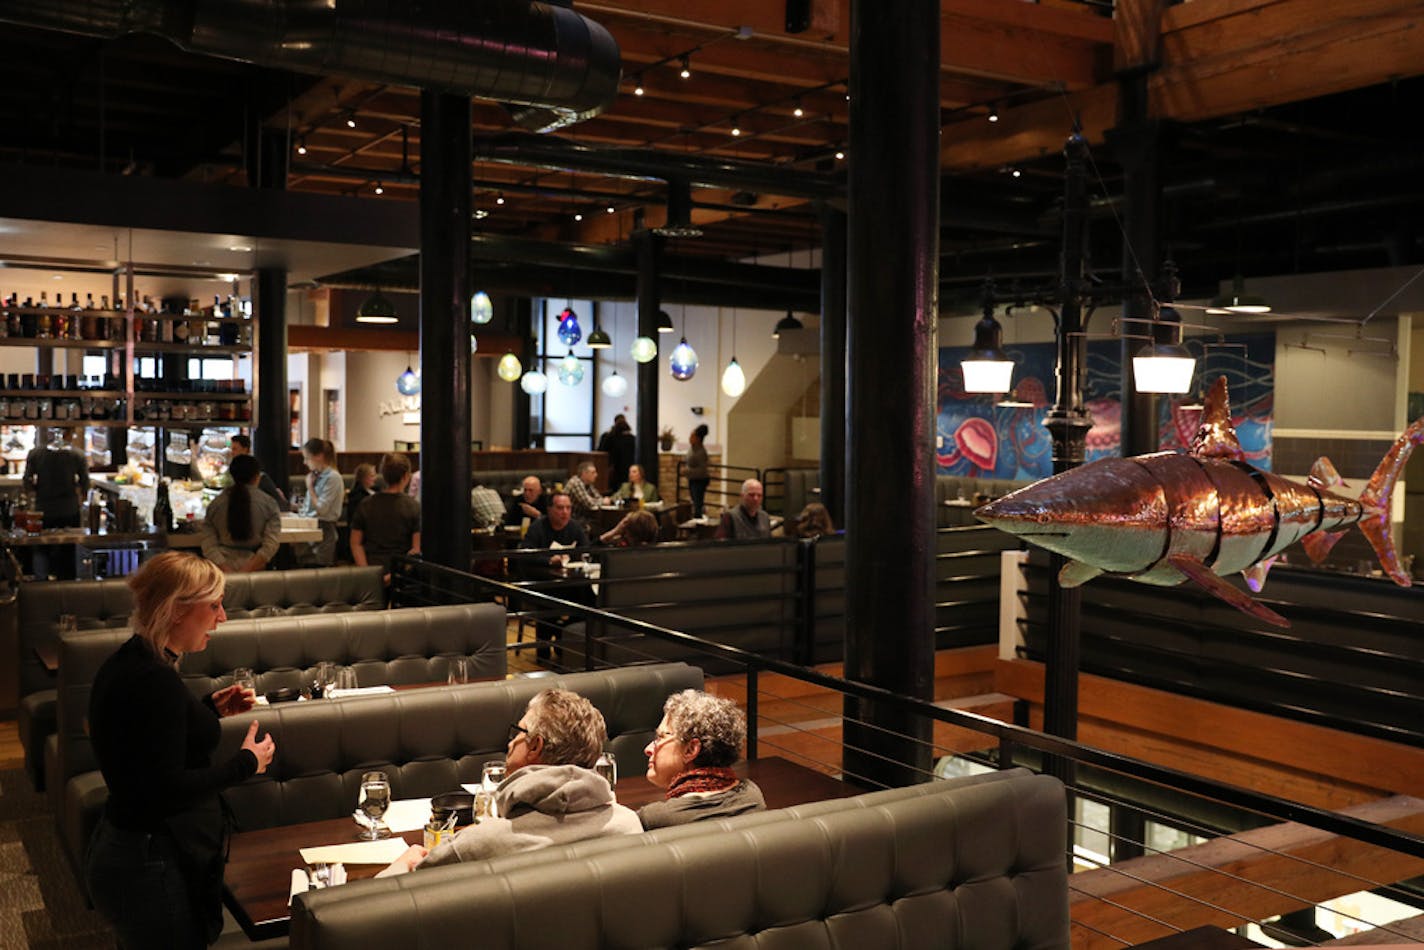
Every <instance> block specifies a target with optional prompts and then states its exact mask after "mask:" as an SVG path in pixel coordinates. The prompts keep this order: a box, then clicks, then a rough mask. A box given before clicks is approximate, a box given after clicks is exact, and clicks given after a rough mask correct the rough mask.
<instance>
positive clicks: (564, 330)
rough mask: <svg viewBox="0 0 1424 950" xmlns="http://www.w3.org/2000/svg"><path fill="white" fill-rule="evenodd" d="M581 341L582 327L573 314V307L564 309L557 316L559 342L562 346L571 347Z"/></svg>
mask: <svg viewBox="0 0 1424 950" xmlns="http://www.w3.org/2000/svg"><path fill="white" fill-rule="evenodd" d="M582 339H583V327H581V326H579V322H578V314H576V313H574V308H573V307H565V308H564V309H563V312H562V313H560V314H559V342H560V343H562V344H564V346H573V345H574V344H575V343H577V342H578V341H579V340H582Z"/></svg>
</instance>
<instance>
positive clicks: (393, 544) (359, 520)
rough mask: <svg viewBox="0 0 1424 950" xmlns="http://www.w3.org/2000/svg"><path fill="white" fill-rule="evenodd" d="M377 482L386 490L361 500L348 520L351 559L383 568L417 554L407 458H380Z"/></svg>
mask: <svg viewBox="0 0 1424 950" xmlns="http://www.w3.org/2000/svg"><path fill="white" fill-rule="evenodd" d="M381 479H382V480H383V481H384V482H385V483H386V487H385V488H383V489H382V490H381V491H379V492H377V493H376V494H374V495H372V496H371V497H370V498H367V499H366V500H365V501H363V502H362V503H361V505H360V507H359V508H357V509H356V513H355V514H354V515H353V516H352V518H351V558H352V560H354V561H355V562H356V563H357V564H359V565H361V566H362V567H365V566H366V565H368V564H379V565H381V566H382V567H384V568H385V570H386V573H385V579H386V581H387V583H389V582H390V579H391V565H392V563H393V562H394V561H395V559H396V558H397V557H399V556H400V555H402V554H419V553H420V502H418V501H416V500H415V499H414V498H412V497H410V495H408V494H406V488H407V487H409V485H410V459H408V458H406V457H405V456H404V455H402V454H400V453H399V452H392V453H390V454H389V455H387V456H385V457H384V458H383V459H381Z"/></svg>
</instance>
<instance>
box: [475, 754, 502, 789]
mask: <svg viewBox="0 0 1424 950" xmlns="http://www.w3.org/2000/svg"><path fill="white" fill-rule="evenodd" d="M503 781H504V760H503V759H491V760H490V761H488V762H486V763H485V765H484V768H483V769H482V770H481V772H480V785H481V786H482V787H483V788H484V790H485V791H487V792H493V791H494V790H495V789H497V788H499V783H500V782H503Z"/></svg>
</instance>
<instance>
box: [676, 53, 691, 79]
mask: <svg viewBox="0 0 1424 950" xmlns="http://www.w3.org/2000/svg"><path fill="white" fill-rule="evenodd" d="M678 75H679V76H681V77H682V78H683V79H691V78H692V64H691V63H690V62H689V61H688V58H687V57H686V56H684V57H683V58H682V69H681V70H680V71H679V72H678Z"/></svg>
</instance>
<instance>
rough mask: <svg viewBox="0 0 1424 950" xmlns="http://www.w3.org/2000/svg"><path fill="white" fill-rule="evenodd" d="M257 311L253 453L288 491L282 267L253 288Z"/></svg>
mask: <svg viewBox="0 0 1424 950" xmlns="http://www.w3.org/2000/svg"><path fill="white" fill-rule="evenodd" d="M252 296H253V298H254V299H253V303H254V304H255V305H256V308H257V354H256V356H254V357H253V374H252V376H253V379H252V384H253V388H254V389H255V390H256V393H255V395H254V398H255V399H256V403H255V405H254V406H253V418H252V454H253V455H255V456H257V461H258V462H260V463H261V464H262V471H264V472H266V473H267V474H268V475H270V476H272V481H274V482H276V483H277V487H279V488H281V489H282V491H284V492H285V491H286V490H287V459H288V451H289V450H290V448H291V444H290V443H291V440H292V407H291V403H290V402H289V400H288V394H287V272H286V270H284V269H283V268H280V267H263V268H260V269H259V270H258V271H257V276H256V279H255V280H254V281H253V288H252Z"/></svg>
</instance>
